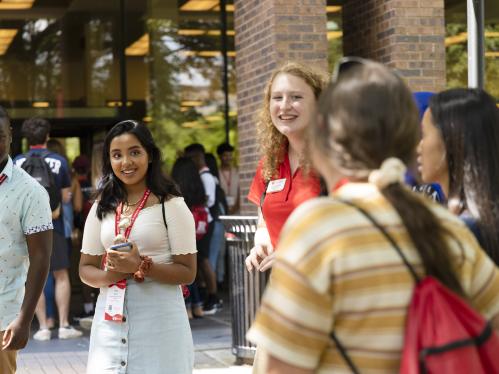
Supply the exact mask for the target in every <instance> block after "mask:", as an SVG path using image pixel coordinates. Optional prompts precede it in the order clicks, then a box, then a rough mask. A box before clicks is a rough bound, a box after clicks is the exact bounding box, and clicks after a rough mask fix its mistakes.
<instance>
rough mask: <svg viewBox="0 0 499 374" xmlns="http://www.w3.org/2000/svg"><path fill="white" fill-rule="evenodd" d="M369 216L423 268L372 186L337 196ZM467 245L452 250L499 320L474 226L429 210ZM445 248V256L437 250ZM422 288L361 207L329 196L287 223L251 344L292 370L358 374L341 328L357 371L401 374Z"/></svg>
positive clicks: (498, 281)
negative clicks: (416, 293)
mask: <svg viewBox="0 0 499 374" xmlns="http://www.w3.org/2000/svg"><path fill="white" fill-rule="evenodd" d="M336 196H337V197H339V198H341V199H346V200H351V201H353V202H355V203H356V204H357V205H359V206H362V207H363V208H364V209H366V210H367V211H368V212H369V213H370V214H371V215H372V216H373V217H374V218H375V219H376V220H377V221H378V222H379V223H381V224H382V225H383V226H384V227H385V228H386V229H387V231H388V232H389V234H390V235H391V236H392V237H393V238H394V239H395V241H396V242H397V244H398V245H399V246H400V248H401V249H402V251H403V252H404V254H405V255H406V257H407V258H408V260H409V261H410V262H411V263H412V264H413V265H414V266H415V267H416V269H418V270H419V271H422V267H421V262H420V260H419V256H418V254H417V251H416V249H415V248H414V246H413V244H412V241H411V240H410V237H409V234H408V233H407V231H406V230H405V228H404V226H403V225H402V222H401V220H400V218H399V216H398V214H397V212H396V211H395V210H394V209H393V208H392V206H391V205H390V204H389V203H388V201H387V200H386V199H385V198H384V197H383V196H382V195H381V193H380V192H379V191H378V190H377V189H376V188H375V187H374V186H372V185H369V184H353V183H350V184H347V185H345V186H343V187H342V188H340V189H339V190H338V191H337V192H336ZM427 204H428V205H429V206H431V209H432V211H433V212H434V213H435V214H436V215H437V216H438V218H439V219H440V220H441V222H442V224H443V225H444V226H445V227H446V228H447V229H448V230H449V231H450V232H451V233H452V234H453V236H454V237H455V238H456V239H457V240H459V242H460V243H461V245H462V249H461V247H460V246H459V244H458V243H457V241H456V240H454V239H449V245H450V248H451V251H452V254H453V255H454V258H455V260H456V271H457V273H458V276H459V279H460V282H461V285H462V287H463V289H464V291H465V292H466V294H467V295H468V296H469V298H470V300H471V302H472V304H473V306H474V307H475V308H476V309H477V310H478V311H480V312H481V313H482V314H483V315H484V316H485V317H486V318H491V317H492V316H494V315H496V314H497V313H499V273H498V270H497V268H496V267H495V265H494V263H493V262H492V261H491V260H490V259H489V257H488V256H487V255H486V254H485V253H484V252H483V250H482V249H481V248H480V247H479V245H478V243H477V241H476V240H475V238H474V237H473V235H472V234H471V233H470V232H469V231H468V229H467V228H466V226H465V225H464V224H463V223H462V222H461V221H460V220H459V218H458V217H455V216H453V215H452V214H450V213H449V212H448V211H447V210H445V209H444V208H442V207H440V206H437V205H435V204H432V203H431V202H427ZM436 250H437V249H436ZM413 287H414V281H413V279H412V277H411V275H410V273H409V272H408V270H407V268H406V267H405V265H404V264H403V263H402V260H401V259H400V256H399V255H398V254H397V252H396V251H395V249H394V248H393V247H392V246H391V244H390V243H389V242H388V241H387V240H386V239H385V237H384V236H383V235H382V234H381V232H380V231H379V230H378V229H377V228H375V227H374V226H373V225H372V224H371V223H370V222H369V221H368V220H367V218H366V217H365V216H363V215H362V214H361V213H360V212H359V211H358V210H356V209H355V208H353V207H351V206H348V205H346V204H344V203H341V202H338V201H337V200H334V199H332V198H330V197H322V198H317V199H314V200H311V201H309V202H307V203H304V204H303V205H302V206H300V207H299V208H297V209H296V210H295V212H294V213H293V214H292V215H291V216H290V218H289V220H288V221H287V223H286V225H285V227H284V229H283V232H282V236H281V239H280V243H279V246H278V256H277V260H276V263H275V265H274V267H273V270H272V276H271V282H270V284H269V286H268V287H267V290H266V292H265V295H264V298H263V300H262V306H261V308H260V311H259V313H258V315H257V318H256V321H255V323H254V324H253V326H252V328H251V329H250V331H249V333H248V338H249V339H250V340H251V341H253V342H254V343H256V344H257V345H258V347H259V349H263V350H264V351H266V352H268V353H269V354H271V355H272V356H274V357H276V358H278V359H280V360H281V361H284V362H286V363H288V364H291V365H295V366H299V367H302V368H308V369H315V371H316V372H318V373H331V372H334V373H350V370H349V369H348V368H347V366H346V364H345V363H344V360H343V359H342V357H341V356H340V355H339V353H338V351H337V350H336V348H335V346H334V343H333V342H332V341H331V339H330V337H329V334H330V332H331V331H332V329H333V327H334V329H335V332H336V334H337V335H338V337H339V339H340V341H341V342H342V343H343V345H344V346H345V348H346V349H347V351H348V353H349V354H350V356H351V357H352V359H353V361H354V363H355V364H356V366H357V367H358V368H359V370H360V371H361V372H362V373H363V374H364V373H373V374H374V373H375V374H378V373H379V374H381V373H383V374H385V373H398V369H399V365H400V355H401V348H402V344H403V334H404V325H405V315H406V311H407V308H408V305H409V301H410V298H411V294H412V290H413Z"/></svg>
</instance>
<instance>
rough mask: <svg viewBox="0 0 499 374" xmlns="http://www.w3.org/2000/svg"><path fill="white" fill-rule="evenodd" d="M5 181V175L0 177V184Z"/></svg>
mask: <svg viewBox="0 0 499 374" xmlns="http://www.w3.org/2000/svg"><path fill="white" fill-rule="evenodd" d="M6 179H7V176H6V175H5V174H2V175H0V184H2V183H3V182H5V180H6Z"/></svg>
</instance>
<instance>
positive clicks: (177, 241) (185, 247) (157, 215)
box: [81, 197, 197, 263]
mask: <svg viewBox="0 0 499 374" xmlns="http://www.w3.org/2000/svg"><path fill="white" fill-rule="evenodd" d="M96 212H97V203H94V205H93V206H92V209H91V210H90V212H89V214H88V218H87V221H86V223H85V230H84V232H83V243H82V249H81V252H82V253H85V254H89V255H103V254H104V253H105V249H106V248H108V247H110V246H111V245H112V244H113V239H114V237H115V232H114V219H115V214H114V213H113V214H107V215H106V216H105V217H104V218H103V219H102V221H100V220H99V219H98V218H97V214H96ZM165 217H166V223H167V225H168V232H167V231H166V228H165V224H164V222H163V217H162V213H161V204H156V205H153V206H150V207H147V208H144V209H142V210H141V211H140V213H139V215H138V217H137V219H136V221H135V224H134V225H133V227H132V231H131V233H130V237H129V241H132V242H135V243H136V244H137V247H138V249H139V252H140V254H141V255H145V256H150V257H151V258H152V260H153V261H154V262H156V263H168V262H171V255H182V254H188V253H196V252H197V251H196V233H195V228H194V218H193V216H192V213H191V211H190V210H189V208H188V207H187V205H186V204H185V202H184V199H183V198H182V197H175V198H172V199H170V200H168V201H166V202H165Z"/></svg>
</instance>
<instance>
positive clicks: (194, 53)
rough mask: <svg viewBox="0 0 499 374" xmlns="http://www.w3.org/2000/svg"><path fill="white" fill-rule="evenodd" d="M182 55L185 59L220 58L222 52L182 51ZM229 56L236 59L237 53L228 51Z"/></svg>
mask: <svg viewBox="0 0 499 374" xmlns="http://www.w3.org/2000/svg"><path fill="white" fill-rule="evenodd" d="M181 53H182V55H183V56H184V57H191V56H198V57H218V56H221V55H222V52H220V51H182V52H181ZM227 56H228V57H236V51H227Z"/></svg>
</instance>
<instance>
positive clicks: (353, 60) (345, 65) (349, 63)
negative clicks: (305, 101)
mask: <svg viewBox="0 0 499 374" xmlns="http://www.w3.org/2000/svg"><path fill="white" fill-rule="evenodd" d="M368 63H369V60H366V59H365V58H362V57H356V56H346V57H342V58H341V59H340V60H339V61H338V63H337V64H336V66H335V69H334V72H333V76H332V78H331V81H332V82H336V81H337V80H338V78H339V77H340V76H341V75H342V74H344V73H345V72H346V71H348V70H350V69H352V68H353V67H355V66H360V65H367V64H368Z"/></svg>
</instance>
